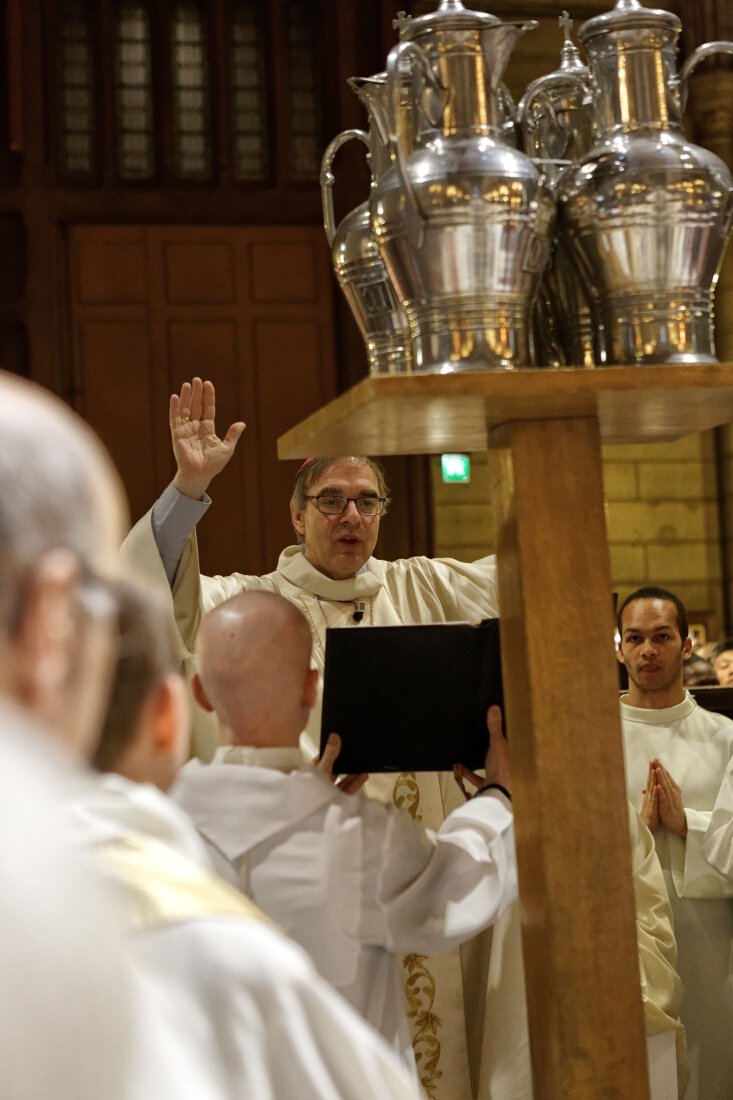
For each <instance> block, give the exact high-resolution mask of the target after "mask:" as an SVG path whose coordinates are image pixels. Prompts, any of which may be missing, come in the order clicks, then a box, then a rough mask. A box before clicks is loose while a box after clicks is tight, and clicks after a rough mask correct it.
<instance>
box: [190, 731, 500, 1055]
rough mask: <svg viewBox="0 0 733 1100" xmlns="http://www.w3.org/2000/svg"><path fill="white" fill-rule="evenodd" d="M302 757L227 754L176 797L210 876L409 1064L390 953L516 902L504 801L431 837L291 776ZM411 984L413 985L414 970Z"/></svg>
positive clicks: (322, 780)
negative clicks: (212, 869) (236, 894)
mask: <svg viewBox="0 0 733 1100" xmlns="http://www.w3.org/2000/svg"><path fill="white" fill-rule="evenodd" d="M299 758H300V753H299V750H297V749H293V750H287V749H285V750H283V749H279V750H272V749H270V750H268V749H255V748H248V747H243V746H241V747H240V746H236V747H222V748H220V749H218V750H217V753H216V756H215V758H214V762H213V763H212V764H208V765H206V764H201V762H200V761H197V760H195V761H191V762H190V763H189V764H187V765H186V767H185V768H184V769H183V771H182V772H181V774H180V777H179V781H178V783H177V785H176V787H175V789H174V792H173V793H174V797H175V798H176V800H177V801H178V802H179V804H180V805H181V806H183V807H184V809H185V810H186V811H187V813H189V814H190V816H191V818H192V820H193V821H194V822H195V823H196V826H197V827H198V829H199V832H200V833H201V835H202V836H203V837H204V839H205V840H206V841H207V843H208V844H209V846H210V850H211V853H212V858H213V859H214V860H215V861H217V862H216V866H217V869H218V870H219V871H220V873H222V874H226V875H227V876H228V877H229V879H230V881H232V882H233V883H235V884H237V885H239V887H240V888H241V889H242V890H243V892H244V893H246V894H247V895H248V896H249V897H251V898H252V899H253V900H254V901H255V902H256V904H257V905H258V906H259V907H260V908H261V909H263V910H264V911H265V912H266V913H267V914H268V915H269V916H271V917H272V918H273V919H274V920H275V921H277V923H278V924H279V925H281V927H283V928H284V929H285V931H286V932H287V933H288V934H289V935H290V936H292V938H293V939H295V940H297V942H298V943H300V944H301V945H302V946H303V947H304V948H305V949H306V950H307V951H308V952H309V954H310V955H311V956H312V958H313V959H314V960H315V962H316V966H317V967H318V970H319V972H320V973H321V974H322V975H323V977H325V978H326V979H327V980H328V981H329V982H331V983H332V984H333V985H334V986H335V987H336V988H337V989H338V990H339V992H340V993H342V994H343V996H344V997H346V999H347V1000H348V1001H349V1002H350V1003H351V1004H352V1005H353V1006H354V1007H355V1008H356V1009H357V1010H358V1011H359V1012H360V1013H361V1014H362V1015H363V1016H364V1017H365V1019H367V1020H369V1022H370V1023H371V1024H373V1025H374V1027H376V1028H377V1029H378V1030H379V1031H380V1032H381V1033H382V1035H384V1036H385V1038H387V1039H388V1041H389V1042H390V1043H391V1045H392V1046H393V1047H394V1048H395V1049H396V1050H397V1051H398V1052H399V1053H400V1054H401V1056H402V1057H403V1058H404V1059H405V1060H406V1061H407V1063H408V1065H411V1066H412V1065H414V1062H413V1054H412V1046H411V1041H410V1034H409V1029H408V1026H407V1019H406V1014H405V1005H404V1000H403V990H402V975H401V974H400V971H399V967H398V965H397V960H396V958H395V955H396V954H398V953H407V952H409V953H410V954H412V955H419V954H427V953H430V952H433V951H441V950H447V949H448V948H450V947H452V946H455V945H456V944H458V943H461V942H462V941H463V940H465V939H467V938H469V937H470V936H472V935H474V934H475V933H476V932H478V931H480V930H481V929H483V928H485V927H486V926H487V925H488V924H489V923H490V922H491V921H493V920H495V919H496V918H497V917H498V916H500V915H501V913H502V912H503V911H504V910H505V909H506V908H507V906H508V905H510V904H511V902H512V901H513V900H514V899H515V898H516V866H515V857H514V832H513V825H512V822H513V817H512V813H511V810H510V808H509V805H508V802H507V801H506V800H505V799H504V797H503V795H500V794H494V793H493V792H492V793H487V794H485V795H480V796H478V797H476V798H474V799H472V800H471V801H469V802H467V803H464V805H462V806H461V807H460V808H459V809H457V810H455V811H454V812H453V813H452V814H451V815H450V816H449V817H448V818H447V819H446V821H445V822H444V824H443V825H442V826H441V828H440V830H439V831H438V832H437V833H435V832H433V831H431V830H426V829H423V828H421V827H420V826H418V825H417V824H415V823H414V822H413V821H412V820H411V819H410V818H409V816H408V815H406V814H403V813H400V812H399V811H397V810H396V809H395V807H393V806H385V805H382V804H381V803H380V802H378V801H375V800H372V799H368V798H362V797H361V796H359V795H357V796H353V797H350V796H348V795H345V794H343V792H341V791H340V790H338V788H337V787H335V786H334V785H333V784H332V783H330V782H329V780H328V779H327V777H325V776H324V775H323V774H322V773H321V772H318V771H317V770H315V769H314V768H310V767H295V768H293V765H294V764H295V765H297V763H298V762H299ZM414 974H415V981H416V982H419V981H420V974H419V963H416V965H415V969H414Z"/></svg>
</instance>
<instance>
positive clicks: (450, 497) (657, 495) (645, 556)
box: [432, 432, 733, 636]
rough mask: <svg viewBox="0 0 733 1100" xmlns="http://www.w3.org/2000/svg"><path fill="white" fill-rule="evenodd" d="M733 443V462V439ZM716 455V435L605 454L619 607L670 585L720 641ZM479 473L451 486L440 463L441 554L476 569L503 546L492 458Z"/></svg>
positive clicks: (478, 460)
mask: <svg viewBox="0 0 733 1100" xmlns="http://www.w3.org/2000/svg"><path fill="white" fill-rule="evenodd" d="M727 442H728V446H729V448H730V449H729V452H728V462H729V463H730V462H733V438H729V439H728V441H727ZM715 451H716V447H715V438H714V435H713V433H712V432H704V433H701V434H699V435H692V436H688V437H686V438H685V439H681V440H678V441H677V442H675V443H660V444H644V445H629V446H613V447H605V448H604V455H603V459H604V486H605V497H606V518H607V525H608V542H609V551H610V556H611V576H612V581H613V586H614V591H616V592H617V593H618V596H619V599H623V598H624V597H625V596H626V595H628V593H629V592H631V591H633V589H634V588H637V587H639V586H640V585H642V584H660V585H662V586H664V587H666V588H670V589H672V590H673V591H674V592H676V593H677V594H678V595H679V596H680V598H681V599H682V600H683V601H684V603H685V604H686V605H687V607H688V609H689V610H690V612H691V613H692V616H693V619H694V620H695V621H702V622H704V623H706V624H707V626H708V630H709V632H710V633H711V634H713V635H716V636H717V635H719V634H721V633H722V632H723V630H724V628H725V621H724V620H725V616H724V593H723V588H722V583H721V579H722V561H721V531H720V508H719V500H718V476H717V469H718V467H717V463H716V454H715ZM471 474H472V476H471V482H470V484H468V485H452V484H449V485H444V484H443V482H442V479H441V474H440V460H439V459H438V458H434V459H433V460H432V484H433V500H434V538H435V553H436V554H437V555H442V556H450V557H457V558H460V559H462V560H465V561H470V560H472V559H473V558H476V557H478V556H480V555H481V554H485V553H487V552H489V551H491V550H494V549H495V548H496V541H497V517H496V515H495V513H494V510H493V508H492V504H491V480H490V466H489V461H488V458H487V456H486V455H484V454H474V455H472V464H471ZM579 537H582V532H579ZM581 583H582V579H581V578H579V584H581Z"/></svg>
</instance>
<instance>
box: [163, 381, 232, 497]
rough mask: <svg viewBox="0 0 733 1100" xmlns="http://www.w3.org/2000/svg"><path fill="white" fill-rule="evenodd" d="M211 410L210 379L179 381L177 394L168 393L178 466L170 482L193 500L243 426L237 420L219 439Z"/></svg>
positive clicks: (225, 457)
mask: <svg viewBox="0 0 733 1100" xmlns="http://www.w3.org/2000/svg"><path fill="white" fill-rule="evenodd" d="M215 413H216V394H215V391H214V384H213V382H208V381H207V382H202V381H201V379H200V378H194V379H193V381H192V382H184V383H183V385H182V386H181V392H180V394H177V393H174V394H171V399H170V406H169V421H170V429H171V442H172V444H173V454H174V456H175V459H176V465H177V467H178V469H177V471H176V476H175V477H174V478H173V484H174V485H175V487H176V488H177V489H178V491H179V493H183V495H184V496H187V497H192V498H193V499H194V500H198V499H199V497H200V496H201V494H202V493H205V492H206V490H207V489H208V487H209V484H210V483H211V481H212V479H213V478H215V477H216V475H217V474H218V473H220V472H221V471H222V470H223V469H224V467H225V466H226V464H227V462H228V461H229V459H230V458H231V457H232V455H233V454H234V448H235V447H236V445H237V441H238V440H239V437H240V436H241V434H242V432H243V431H244V429H245V425H244V424H243V423H242V421H237V422H236V423H235V424H232V425H231V427H230V428H229V430H228V431H227V433H226V435H225V436H224V438H223V439H220V438H219V437H218V435H217V434H216V426H215V424H214V418H215Z"/></svg>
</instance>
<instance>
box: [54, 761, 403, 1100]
mask: <svg viewBox="0 0 733 1100" xmlns="http://www.w3.org/2000/svg"><path fill="white" fill-rule="evenodd" d="M70 815H71V820H72V823H73V824H74V826H75V829H76V835H77V841H78V843H80V844H82V845H84V846H86V847H87V848H88V849H90V851H92V852H94V853H96V854H97V858H98V860H99V864H100V866H101V867H102V869H103V871H104V872H105V873H106V874H107V876H108V878H109V881H110V882H111V883H112V884H113V886H114V887H115V889H116V891H117V893H118V900H119V901H120V903H121V905H122V908H123V909H124V911H125V915H126V919H127V922H128V926H129V935H130V939H129V943H130V949H131V952H132V954H133V957H134V958H135V960H136V963H137V965H138V968H139V970H140V973H141V977H142V980H143V981H144V982H145V983H146V986H147V989H148V991H149V993H150V997H149V1000H148V1003H147V1009H148V1011H147V1015H146V1020H145V1026H146V1028H147V1030H148V1040H149V1050H150V1054H151V1055H153V1053H154V1052H155V1051H157V1052H158V1056H160V1052H161V1050H162V1051H164V1052H165V1054H166V1058H167V1060H168V1065H169V1072H168V1075H167V1079H160V1074H158V1075H157V1076H158V1079H157V1080H156V1079H155V1077H154V1078H152V1080H151V1077H150V1075H149V1074H148V1075H147V1076H146V1073H145V1066H144V1064H143V1065H140V1064H138V1065H137V1071H138V1074H139V1081H140V1087H139V1091H138V1093H137V1097H139V1098H143V1097H144V1098H145V1100H149V1098H150V1100H152V1098H153V1097H155V1100H161V1098H163V1100H164V1098H166V1097H170V1098H171V1100H173V1098H176V1100H180V1098H181V1097H183V1096H190V1097H195V1098H196V1100H233V1098H234V1097H252V1098H253V1100H254V1098H256V1100H382V1098H385V1097H387V1098H390V1100H417V1096H418V1091H417V1088H416V1085H415V1083H414V1080H413V1079H412V1078H411V1077H410V1075H409V1074H408V1073H407V1072H406V1071H405V1069H404V1067H403V1066H402V1065H401V1064H400V1062H399V1059H397V1058H396V1057H395V1056H394V1055H393V1053H392V1052H391V1051H390V1050H389V1049H388V1048H387V1046H386V1044H385V1043H384V1042H383V1040H382V1039H381V1037H380V1036H378V1035H377V1034H376V1033H375V1032H374V1031H373V1030H372V1029H371V1028H369V1027H368V1026H367V1025H366V1024H365V1023H364V1022H363V1020H361V1019H360V1017H359V1016H358V1015H357V1014H356V1013H355V1012H354V1011H353V1010H352V1009H351V1008H350V1007H349V1006H348V1005H347V1004H346V1003H345V1002H344V1001H342V999H341V998H340V997H339V996H338V995H337V994H336V993H335V992H334V991H333V990H332V989H331V987H330V986H329V985H327V983H325V982H324V981H323V980H322V979H321V978H320V977H319V976H318V974H317V973H316V972H315V970H314V968H313V965H312V963H311V961H310V960H309V959H308V958H307V956H306V955H305V954H304V953H303V952H302V951H301V950H300V948H298V947H297V946H296V945H295V944H293V943H291V942H289V941H288V940H287V939H286V938H285V937H284V936H283V935H282V934H281V933H280V932H279V931H278V930H276V929H275V928H274V926H272V925H271V924H270V922H268V921H267V920H266V919H265V918H264V917H263V916H262V915H261V914H260V913H259V912H258V911H257V910H256V908H255V907H254V906H253V905H251V903H249V902H247V901H246V899H244V898H243V897H242V896H241V894H240V893H239V892H238V891H236V890H234V889H232V888H231V887H230V886H229V885H228V884H227V883H224V882H222V881H220V880H219V879H218V877H217V876H215V875H214V874H213V873H212V872H211V870H210V864H209V860H208V856H207V854H206V849H205V846H204V844H203V842H202V841H201V839H200V837H199V835H198V834H197V832H196V830H195V829H194V827H193V825H192V823H191V822H190V821H189V820H188V818H187V817H186V815H185V814H184V813H183V812H182V811H181V810H180V809H179V808H178V807H177V806H176V805H175V803H173V802H172V800H171V799H169V798H167V797H166V796H164V795H162V794H161V793H160V792H159V791H158V790H157V789H155V788H153V787H151V786H148V785H139V784H133V783H129V782H128V781H126V780H124V779H122V778H121V777H119V776H113V775H110V776H105V777H102V778H100V779H99V781H98V782H97V783H95V784H94V785H90V786H89V787H88V788H87V789H86V790H85V791H84V792H83V793H81V794H80V795H79V796H78V797H77V798H76V799H75V801H74V803H73V804H72V806H71V809H70Z"/></svg>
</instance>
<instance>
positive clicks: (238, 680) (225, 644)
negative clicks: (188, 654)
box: [194, 592, 317, 745]
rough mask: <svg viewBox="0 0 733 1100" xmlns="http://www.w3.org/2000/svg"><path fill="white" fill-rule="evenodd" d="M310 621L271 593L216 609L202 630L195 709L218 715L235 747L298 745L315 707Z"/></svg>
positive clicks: (237, 599)
mask: <svg viewBox="0 0 733 1100" xmlns="http://www.w3.org/2000/svg"><path fill="white" fill-rule="evenodd" d="M311 644H312V643H311V634H310V629H309V627H308V623H307V622H306V619H305V617H304V616H303V615H302V614H301V612H300V611H299V610H298V609H297V607H295V605H294V604H292V603H290V601H289V600H286V599H284V597H282V596H278V595H276V594H275V593H271V592H243V593H242V594H241V595H239V596H234V597H233V598H232V599H230V600H227V601H226V602H225V603H222V604H219V605H218V606H217V607H215V608H214V610H213V611H210V612H209V614H208V615H207V616H206V617H205V618H204V620H203V622H202V624H201V627H200V629H199V634H198V640H197V645H196V648H197V654H198V662H199V672H198V677H197V681H195V683H194V691H195V693H196V697H197V699H198V701H199V702H200V703H201V704H202V705H203V706H208V708H209V709H212V710H214V711H215V712H216V714H217V717H218V719H219V722H220V725H221V726H222V733H223V738H224V739H225V740H230V741H231V742H232V743H234V744H251V745H285V744H291V745H295V744H297V741H298V735H299V733H300V732H301V730H302V729H303V727H304V726H305V723H306V721H307V718H308V711H309V710H310V708H311V707H312V706H313V703H314V701H315V684H316V680H317V673H316V672H315V670H312V669H311V668H310V658H311Z"/></svg>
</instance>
